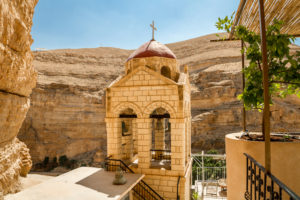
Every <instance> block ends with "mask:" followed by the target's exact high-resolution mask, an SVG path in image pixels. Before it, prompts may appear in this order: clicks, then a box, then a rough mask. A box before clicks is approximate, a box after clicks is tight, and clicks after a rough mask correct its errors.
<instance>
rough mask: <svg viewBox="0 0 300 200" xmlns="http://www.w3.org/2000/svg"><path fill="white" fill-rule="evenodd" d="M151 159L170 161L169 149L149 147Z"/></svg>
mask: <svg viewBox="0 0 300 200" xmlns="http://www.w3.org/2000/svg"><path fill="white" fill-rule="evenodd" d="M150 153H151V159H153V160H155V161H160V160H166V161H171V150H159V149H150Z"/></svg>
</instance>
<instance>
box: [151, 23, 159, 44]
mask: <svg viewBox="0 0 300 200" xmlns="http://www.w3.org/2000/svg"><path fill="white" fill-rule="evenodd" d="M150 27H151V28H152V40H154V31H157V29H156V27H155V26H154V21H152V24H150Z"/></svg>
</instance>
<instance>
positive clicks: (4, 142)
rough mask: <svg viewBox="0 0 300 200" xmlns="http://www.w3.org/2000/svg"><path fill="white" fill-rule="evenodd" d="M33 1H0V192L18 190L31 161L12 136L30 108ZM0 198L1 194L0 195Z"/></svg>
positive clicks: (34, 78) (34, 82) (32, 80)
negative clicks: (20, 179) (20, 180)
mask: <svg viewBox="0 0 300 200" xmlns="http://www.w3.org/2000/svg"><path fill="white" fill-rule="evenodd" d="M36 4H37V0H26V1H25V0H0V193H2V194H7V193H10V192H16V191H18V190H19V189H20V183H19V176H20V175H21V176H26V175H27V173H28V171H29V170H30V168H31V165H32V162H31V159H30V155H29V150H28V148H27V147H26V145H25V144H24V143H23V142H21V141H19V140H18V139H17V138H16V136H17V134H18V132H19V129H20V128H21V126H22V122H23V120H24V119H25V117H26V113H27V111H28V109H29V107H30V98H29V95H30V93H31V91H32V88H33V87H35V84H36V77H37V73H36V71H35V70H34V68H33V66H32V61H33V55H32V53H31V50H30V46H31V43H32V38H31V35H30V31H31V26H32V17H33V12H34V7H35V5H36ZM0 196H1V194H0Z"/></svg>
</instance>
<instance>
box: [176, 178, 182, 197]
mask: <svg viewBox="0 0 300 200" xmlns="http://www.w3.org/2000/svg"><path fill="white" fill-rule="evenodd" d="M180 178H181V176H178V179H177V200H180V195H179V183H180Z"/></svg>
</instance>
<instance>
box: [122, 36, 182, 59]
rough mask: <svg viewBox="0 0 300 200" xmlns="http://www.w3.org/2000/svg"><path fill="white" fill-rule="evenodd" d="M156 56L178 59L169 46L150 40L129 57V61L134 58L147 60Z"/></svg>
mask: <svg viewBox="0 0 300 200" xmlns="http://www.w3.org/2000/svg"><path fill="white" fill-rule="evenodd" d="M154 56H158V57H165V58H174V59H176V56H175V54H174V53H173V52H172V51H171V50H170V49H169V48H168V47H167V46H165V45H164V44H162V43H160V42H157V41H155V40H150V41H149V42H146V43H145V44H143V45H142V46H140V47H139V48H138V49H137V50H135V51H134V52H133V53H132V54H131V55H130V56H129V58H128V59H127V61H128V60H130V59H132V58H145V57H154Z"/></svg>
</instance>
